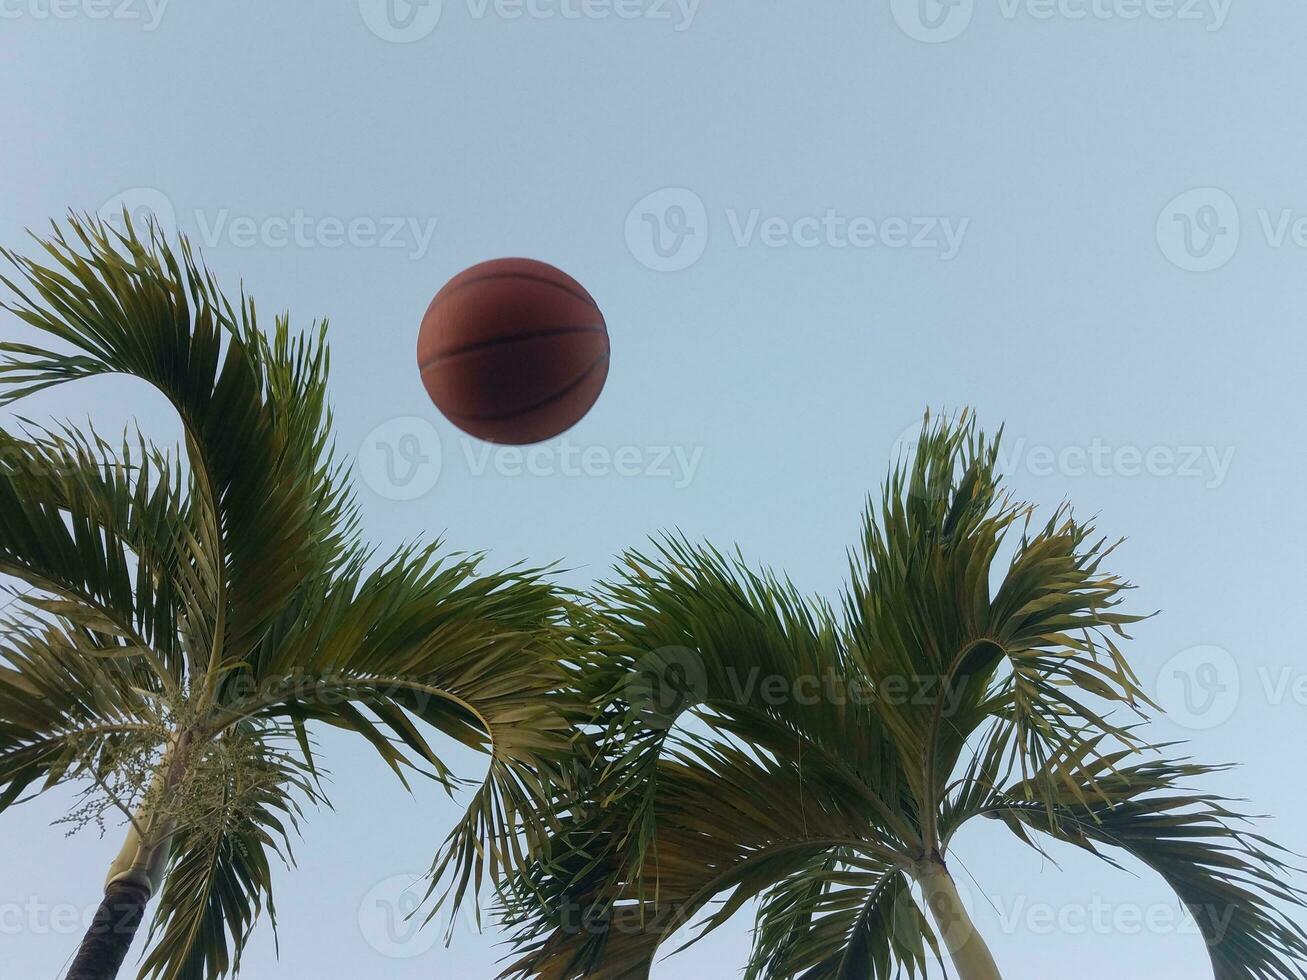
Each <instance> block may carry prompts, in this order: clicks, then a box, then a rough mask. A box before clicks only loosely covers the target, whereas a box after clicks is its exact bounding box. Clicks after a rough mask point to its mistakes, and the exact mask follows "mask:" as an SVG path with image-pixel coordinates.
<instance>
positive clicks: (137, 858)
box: [66, 733, 189, 980]
mask: <svg viewBox="0 0 1307 980" xmlns="http://www.w3.org/2000/svg"><path fill="white" fill-rule="evenodd" d="M188 742H189V736H188V735H187V734H185V733H183V734H182V735H181V736H180V738H178V737H174V738H173V739H170V740H169V747H168V751H167V753H166V754H165V755H164V758H163V760H162V762H161V764H160V767H159V770H158V771H157V772H156V773H155V776H154V782H153V784H152V785H151V787H150V792H149V793H147V799H150V800H152V801H153V803H154V805H155V806H158V805H159V801H160V799H161V797H162V795H163V794H164V793H166V792H167V791H168V790H169V789H170V788H171V787H172V786H173V785H174V784H175V783H176V782H177V780H178V779H179V778H180V776H181V767H182V760H181V754H180V753H179V752H178V751H177V747H178V745H179V744H180V745H181V746H182V747H183V748H184V747H185V745H186V744H187V743H188ZM142 809H144V808H142ZM172 830H173V821H172V820H171V819H169V818H166V817H160V816H159V815H158V813H157V811H156V812H155V813H154V814H153V815H149V816H147V815H146V813H144V812H141V811H138V812H137V813H136V814H135V816H134V817H133V818H132V821H131V824H130V825H129V826H128V828H127V839H126V840H124V841H123V846H122V850H120V851H119V852H118V856H117V857H116V858H114V860H113V863H112V864H111V865H109V877H108V880H107V881H106V882H105V885H104V899H103V900H102V901H101V902H100V907H99V908H98V909H97V910H96V912H95V918H94V919H93V920H92V921H91V927H90V928H89V929H88V930H87V931H86V935H85V936H84V937H83V938H82V945H81V946H80V947H78V950H77V956H76V957H75V958H74V959H73V965H72V967H71V968H70V969H69V971H68V976H67V978H66V980H113V978H115V977H117V976H118V970H119V969H120V968H121V967H122V965H123V960H124V959H125V958H126V956H127V950H128V949H130V948H131V945H132V940H133V939H135V938H136V930H137V929H139V928H140V925H141V919H142V918H143V917H144V915H145V907H146V906H147V905H148V904H149V903H150V898H151V897H152V896H153V895H154V893H155V892H157V891H158V890H159V888H160V887H161V886H162V884H163V872H164V868H165V866H166V865H167V861H168V851H169V849H170V847H171V845H172Z"/></svg>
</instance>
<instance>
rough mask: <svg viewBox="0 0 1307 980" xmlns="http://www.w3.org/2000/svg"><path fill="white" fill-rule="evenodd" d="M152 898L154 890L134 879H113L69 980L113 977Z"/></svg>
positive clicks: (105, 890)
mask: <svg viewBox="0 0 1307 980" xmlns="http://www.w3.org/2000/svg"><path fill="white" fill-rule="evenodd" d="M149 901H150V889H148V888H146V887H145V886H143V885H139V884H137V883H136V882H132V881H113V882H110V883H109V884H108V885H107V886H106V887H105V889H104V901H102V902H101V903H100V907H99V908H98V909H97V910H96V912H95V919H94V920H93V921H92V922H91V928H90V929H88V930H87V932H86V936H85V937H84V938H83V939H82V945H81V947H79V948H78V950H77V956H76V958H75V959H74V960H73V965H72V968H71V969H69V971H68V980H113V978H114V977H116V976H117V975H118V968H119V967H121V966H122V965H123V960H124V959H125V958H126V956H127V950H128V948H129V947H130V946H131V945H132V940H133V939H134V938H135V937H136V930H137V928H138V927H139V926H140V924H141V916H142V915H144V914H145V906H146V903H147V902H149Z"/></svg>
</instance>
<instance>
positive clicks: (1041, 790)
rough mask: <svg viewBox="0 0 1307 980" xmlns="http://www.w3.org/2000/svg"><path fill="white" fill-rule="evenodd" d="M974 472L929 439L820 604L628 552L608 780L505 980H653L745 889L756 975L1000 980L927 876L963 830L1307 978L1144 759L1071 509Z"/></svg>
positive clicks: (763, 576) (944, 863)
mask: <svg viewBox="0 0 1307 980" xmlns="http://www.w3.org/2000/svg"><path fill="white" fill-rule="evenodd" d="M996 461H997V450H996V443H994V442H990V441H988V440H986V439H985V437H984V436H983V435H981V434H979V433H978V432H977V430H976V428H975V424H974V420H973V419H972V418H971V417H970V416H969V415H963V416H962V417H961V418H960V419H958V420H956V421H954V422H937V423H936V424H933V425H931V424H928V425H927V426H926V429H925V431H924V432H923V434H922V437H921V440H920V443H919V445H918V447H917V450H916V454H915V457H914V458H913V459H912V461H911V462H910V464H904V465H900V466H899V467H897V468H896V469H895V470H894V471H893V473H892V475H891V477H890V478H889V480H888V481H887V483H886V485H885V488H884V497H883V500H882V502H881V503H880V505H879V507H877V508H874V509H873V508H871V507H869V508H868V513H867V517H866V520H865V524H864V528H863V534H862V538H861V540H860V541H859V543H858V546H857V548H856V549H855V550H854V552H853V555H852V557H851V561H850V584H849V586H848V587H847V589H846V591H845V593H844V596H843V600H842V602H841V603H840V604H839V605H838V607H833V606H832V605H830V604H828V603H824V602H820V601H811V600H808V599H805V598H804V597H803V596H801V595H800V594H799V593H798V592H797V591H796V590H795V589H794V587H793V586H792V585H790V584H789V583H788V582H787V581H785V580H783V579H781V578H779V577H777V576H775V575H773V574H771V573H769V572H766V571H755V570H753V569H751V568H749V567H748V566H746V565H745V564H744V563H743V562H742V561H741V560H740V559H739V558H738V557H733V556H728V555H724V554H722V553H720V552H718V551H716V550H714V549H712V548H710V547H706V546H695V545H692V544H690V543H687V542H686V541H684V540H683V539H680V538H668V539H664V540H662V541H660V542H658V543H657V544H656V546H655V550H654V551H653V552H652V553H651V554H643V553H636V552H633V553H630V554H628V555H627V556H626V558H625V561H624V562H623V563H622V565H621V566H619V569H618V574H617V576H616V578H614V579H613V580H612V581H610V582H609V583H608V584H606V585H605V586H603V587H602V588H601V590H600V592H599V595H598V598H597V600H596V602H595V605H594V608H593V609H592V611H591V612H592V618H591V621H590V623H589V629H590V630H591V632H592V635H593V642H594V644H595V647H596V649H597V650H599V651H600V654H601V660H602V663H603V669H602V671H600V674H602V677H599V676H596V678H595V679H594V684H595V686H596V687H595V689H596V693H597V695H598V696H600V697H601V698H603V699H604V703H606V704H607V717H606V719H605V720H604V723H603V725H602V726H601V727H602V730H603V731H604V732H605V733H606V736H607V747H606V749H605V755H606V758H607V763H606V765H605V766H604V767H603V768H602V770H601V771H600V775H599V777H598V778H597V779H596V780H595V782H594V783H593V784H592V785H591V787H590V788H589V792H588V804H587V805H586V806H581V807H576V808H574V809H573V810H572V811H571V812H569V814H568V816H567V821H566V824H565V826H563V828H562V829H561V830H560V832H559V833H558V835H557V837H556V838H555V839H554V840H553V841H552V843H551V845H550V847H549V849H548V851H547V853H546V854H544V855H543V856H542V857H541V859H540V860H539V861H538V862H537V863H536V864H535V865H534V866H533V867H532V869H531V870H530V872H529V873H527V874H525V875H523V876H522V877H521V878H519V879H518V880H517V881H516V883H515V889H514V893H513V895H512V896H511V897H510V899H509V900H508V902H507V905H506V908H505V915H506V917H507V919H508V921H509V922H510V923H511V924H513V925H515V926H516V927H517V930H518V931H517V935H516V938H517V943H518V946H519V952H520V954H521V958H520V959H519V960H518V961H517V962H516V963H515V964H514V965H513V966H512V967H510V969H509V971H508V975H511V976H515V977H523V978H525V977H540V978H549V980H570V978H573V977H593V978H601V980H609V978H636V977H645V976H647V975H648V971H649V969H650V964H651V963H652V962H653V961H654V958H655V955H656V954H657V953H658V950H659V946H660V943H662V942H663V941H664V940H665V939H666V938H667V937H668V936H669V935H671V934H672V933H673V932H674V931H676V930H677V929H678V928H680V927H681V926H683V925H685V924H687V923H689V922H691V921H692V920H694V919H695V918H696V917H699V916H701V914H702V917H701V918H700V923H701V928H700V930H699V931H698V933H697V934H696V936H697V935H702V934H703V933H704V932H707V931H708V930H711V929H713V928H715V927H717V926H719V925H721V924H722V923H724V922H725V921H726V920H727V919H728V918H729V917H730V916H732V915H733V914H734V913H735V912H736V911H738V910H739V909H741V908H742V907H744V906H745V905H746V904H749V903H751V902H755V901H756V903H757V922H756V927H755V930H754V947H753V952H752V955H751V958H750V960H749V962H748V964H747V969H746V973H745V975H746V977H748V978H750V980H753V978H764V977H765V978H786V977H802V978H804V980H822V978H829V980H853V978H858V980H866V978H878V977H889V976H894V975H898V973H899V972H900V971H904V972H907V973H908V974H909V975H915V974H916V973H917V972H923V973H924V971H925V968H926V965H927V961H928V959H933V958H936V957H939V958H941V959H942V956H943V954H944V953H945V952H947V953H948V955H949V956H950V957H951V959H952V961H953V964H954V967H955V968H956V969H957V971H958V973H959V975H960V976H962V977H963V978H964V980H969V978H990V977H997V976H998V975H999V974H998V968H997V966H996V965H995V963H994V960H993V958H992V956H991V955H990V953H989V950H988V949H987V948H986V947H985V944H984V941H983V939H982V938H981V937H980V936H979V935H978V934H977V933H976V931H975V929H974V927H973V925H972V924H971V922H970V920H969V918H968V917H967V913H966V909H965V907H964V906H963V905H962V904H961V902H960V901H959V896H958V892H957V889H956V887H955V884H954V882H953V879H952V875H951V873H950V866H949V850H950V844H951V842H952V840H953V838H954V835H955V834H956V833H957V831H958V830H959V828H960V827H962V826H963V825H964V824H966V823H967V821H969V820H972V819H974V818H977V817H988V818H992V819H996V820H999V821H1002V822H1003V823H1004V824H1006V825H1007V826H1008V827H1009V828H1011V830H1012V831H1013V833H1014V834H1015V835H1016V837H1017V839H1018V840H1020V841H1021V842H1022V843H1025V844H1028V845H1030V846H1031V847H1035V848H1042V847H1044V846H1045V845H1044V842H1046V841H1048V840H1060V841H1064V842H1068V843H1070V844H1073V845H1076V846H1078V847H1081V848H1084V849H1086V850H1089V851H1091V852H1093V853H1095V854H1098V855H1100V856H1102V857H1104V858H1105V859H1107V860H1109V861H1111V860H1114V859H1115V858H1114V856H1116V855H1121V854H1125V855H1131V856H1133V857H1134V858H1136V859H1138V860H1139V861H1140V862H1142V863H1143V864H1144V865H1146V866H1148V867H1149V868H1151V869H1152V870H1153V871H1155V872H1157V873H1158V874H1160V875H1161V876H1162V877H1163V878H1165V880H1166V881H1167V882H1168V883H1169V884H1170V886H1171V887H1172V888H1173V889H1174V890H1175V891H1176V893H1177V894H1178V896H1179V897H1180V899H1181V900H1182V901H1183V902H1184V903H1185V905H1186V906H1187V907H1188V908H1189V910H1190V911H1191V912H1192V913H1193V915H1194V917H1195V919H1196V921H1197V923H1198V925H1199V926H1200V927H1201V928H1202V930H1203V932H1204V934H1205V937H1206V939H1207V941H1208V944H1209V949H1210V954H1211V959H1212V963H1213V967H1214V970H1215V973H1216V976H1217V977H1218V978H1220V980H1232V978H1289V977H1297V976H1301V975H1302V974H1301V972H1300V971H1301V964H1302V962H1303V960H1304V956H1307V937H1305V936H1304V934H1303V932H1302V930H1301V929H1300V928H1299V927H1298V926H1297V925H1296V924H1295V923H1294V922H1293V921H1292V920H1291V919H1290V918H1288V917H1287V916H1286V915H1285V912H1284V909H1283V907H1284V906H1286V905H1288V906H1292V905H1300V904H1302V897H1303V895H1302V893H1301V892H1300V891H1298V890H1297V889H1296V888H1295V887H1294V886H1292V885H1290V884H1286V883H1284V879H1285V877H1286V876H1287V875H1288V874H1289V872H1290V871H1291V870H1292V869H1290V868H1289V867H1287V866H1286V864H1285V854H1284V852H1282V851H1280V850H1279V849H1278V848H1276V847H1275V846H1274V845H1272V844H1270V843H1269V842H1268V841H1266V840H1265V839H1264V838H1262V837H1260V836H1257V835H1255V834H1253V833H1251V832H1249V831H1247V830H1246V829H1244V828H1243V827H1242V826H1241V818H1240V815H1239V814H1238V813H1237V812H1235V811H1234V809H1232V807H1231V806H1230V805H1228V804H1227V803H1226V802H1225V801H1223V800H1221V799H1220V798H1218V797H1215V796H1211V795H1207V794H1199V793H1195V792H1194V791H1193V790H1191V789H1189V788H1188V786H1189V784H1190V783H1191V781H1192V780H1194V779H1195V778H1197V777H1201V776H1202V775H1204V774H1205V773H1208V772H1210V771H1211V769H1212V767H1207V766H1201V765H1196V764H1192V763H1189V762H1186V761H1176V760H1173V759H1169V758H1168V757H1167V755H1166V754H1165V752H1164V751H1162V749H1161V747H1156V746H1149V745H1147V744H1146V743H1145V742H1144V741H1142V737H1141V734H1140V730H1139V728H1138V727H1137V726H1138V724H1139V723H1140V721H1141V719H1142V717H1143V715H1144V714H1145V712H1146V711H1147V710H1148V708H1149V707H1150V705H1149V701H1148V699H1147V697H1146V695H1145V694H1144V692H1143V691H1142V690H1141V688H1140V685H1139V683H1138V681H1137V679H1136V677H1135V675H1134V674H1133V673H1132V671H1131V669H1130V667H1129V665H1128V664H1127V662H1126V660H1125V658H1124V656H1123V654H1122V652H1121V649H1120V646H1119V644H1120V642H1121V641H1122V639H1123V638H1124V637H1125V632H1124V630H1125V627H1126V626H1128V625H1129V624H1130V623H1131V622H1132V621H1134V620H1135V619H1136V618H1137V617H1135V616H1133V615H1130V614H1127V613H1124V612H1122V611H1120V608H1119V602H1120V600H1121V598H1122V596H1123V593H1124V591H1125V590H1126V589H1127V588H1128V586H1127V584H1126V583H1124V582H1123V581H1121V580H1120V579H1119V578H1117V577H1116V576H1114V575H1112V574H1110V573H1109V572H1107V571H1106V570H1105V569H1104V562H1105V561H1106V559H1107V558H1108V557H1109V555H1110V554H1111V550H1112V549H1111V547H1109V546H1107V545H1106V544H1105V543H1104V542H1103V541H1101V540H1098V539H1096V538H1095V537H1094V534H1093V530H1092V528H1091V527H1090V526H1088V525H1087V524H1084V523H1080V522H1079V521H1077V520H1076V519H1075V518H1074V517H1073V516H1072V515H1071V513H1070V512H1069V511H1068V510H1066V509H1060V510H1058V511H1057V512H1056V513H1055V514H1053V516H1052V517H1051V519H1049V520H1047V521H1046V522H1044V523H1036V522H1035V520H1034V517H1033V513H1032V510H1031V508H1029V507H1025V506H1019V505H1017V504H1016V503H1014V502H1013V501H1012V500H1011V499H1010V498H1009V497H1008V496H1007V495H1005V494H1004V493H1003V492H1002V491H1001V489H1000V486H999V482H998V476H997V474H996ZM918 893H919V894H920V896H921V898H922V899H923V900H924V905H925V909H923V908H922V904H919V902H918V899H917V897H916V895H917V894H918ZM714 900H718V901H719V902H720V904H719V905H717V906H716V907H714V908H713V909H711V910H709V905H710V903H712V902H714ZM927 913H931V914H929V915H928V914H927ZM664 952H667V951H666V950H664Z"/></svg>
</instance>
